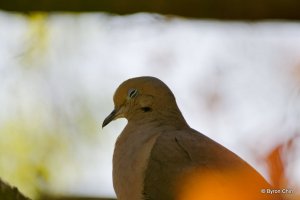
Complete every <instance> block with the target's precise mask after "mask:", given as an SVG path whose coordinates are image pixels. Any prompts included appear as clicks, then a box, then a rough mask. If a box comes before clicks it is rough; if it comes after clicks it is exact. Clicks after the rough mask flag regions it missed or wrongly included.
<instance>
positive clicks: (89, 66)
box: [0, 4, 300, 199]
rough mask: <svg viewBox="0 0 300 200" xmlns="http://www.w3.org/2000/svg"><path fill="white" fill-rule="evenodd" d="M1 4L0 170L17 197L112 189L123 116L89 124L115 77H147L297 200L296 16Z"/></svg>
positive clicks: (299, 61)
mask: <svg viewBox="0 0 300 200" xmlns="http://www.w3.org/2000/svg"><path fill="white" fill-rule="evenodd" d="M3 5H4V4H2V5H0V8H1V6H3ZM17 6H19V7H20V8H19V7H17ZM3 8H5V9H3V10H2V11H1V10H0V177H1V179H2V180H4V181H5V182H8V183H9V184H11V185H13V186H16V187H17V188H18V189H19V190H20V191H21V192H22V193H23V194H25V195H26V196H28V197H30V198H32V199H48V198H49V199H54V198H58V197H60V198H62V197H65V198H67V197H69V198H70V199H71V197H72V198H73V199H74V198H75V197H77V198H82V199H83V198H95V199H96V198H98V199H100V198H115V194H114V191H113V186H112V177H111V171H112V162H111V160H112V152H113V148H114V142H115V140H116V137H117V136H118V135H119V133H120V132H121V131H122V129H123V128H124V126H125V125H126V120H124V119H123V120H117V121H114V122H113V123H111V124H110V125H109V126H107V127H105V129H102V128H101V124H102V121H103V119H104V118H105V117H106V116H107V115H108V114H109V113H110V112H111V111H112V109H113V101H112V96H113V94H114V91H115V89H116V88H117V86H118V85H119V84H120V83H121V82H123V81H124V80H126V79H128V78H131V77H136V76H143V75H147V76H155V77H158V78H160V79H161V80H163V81H164V82H165V83H166V84H167V85H168V86H169V87H170V88H171V89H172V91H173V93H174V94H175V96H176V98H177V103H178V105H179V107H180V109H181V111H182V113H183V115H184V116H185V118H186V120H187V121H188V123H189V125H190V126H191V127H193V128H195V129H197V130H198V131H200V132H202V133H204V134H205V135H207V136H209V137H211V138H212V139H214V140H216V141H218V142H219V143H221V144H223V145H224V146H226V147H227V148H229V149H231V150H232V151H234V152H235V153H236V154H238V155H239V156H241V157H242V158H244V159H245V160H246V161H248V162H249V163H250V164H251V165H253V166H254V167H255V168H256V169H257V170H258V171H259V172H261V173H262V174H263V176H264V177H266V178H267V179H268V180H269V181H270V182H272V183H274V184H275V185H276V186H278V187H279V188H289V189H292V190H293V191H294V192H293V194H290V195H287V197H288V198H289V199H299V188H300V170H299V169H300V23H299V22H298V21H291V20H280V19H276V20H270V19H272V15H271V16H270V17H268V16H266V17H264V16H261V15H255V14H254V15H253V16H252V17H251V16H247V15H246V14H247V13H246V12H245V16H244V17H243V15H242V14H241V15H236V16H235V17H234V16H230V15H229V16H228V17H224V18H225V19H227V18H234V19H235V21H225V20H224V19H223V18H220V17H218V16H216V17H215V19H214V17H213V16H212V17H209V18H201V16H200V17H197V16H196V17H195V16H192V17H194V18H190V17H191V16H185V15H184V14H182V16H180V13H179V14H178V13H176V12H175V14H178V16H174V15H163V14H164V13H163V12H162V13H160V14H158V13H159V12H158V13H149V12H148V13H146V12H139V13H126V14H127V15H116V14H109V13H107V12H92V13H87V12H84V13H81V12H76V13H73V12H27V10H28V9H29V10H30V9H31V8H27V7H24V8H26V9H24V10H23V11H22V10H21V11H20V9H21V8H22V6H20V5H19V4H16V7H15V8H16V9H15V11H14V12H11V10H13V9H12V8H10V9H8V7H5V6H3ZM18 9H19V10H18ZM32 9H33V10H35V9H36V8H32ZM40 9H41V10H42V11H43V9H42V8H40ZM5 10H10V11H5ZM54 10H55V9H54ZM154 11H155V10H154ZM241 13H242V12H241ZM261 13H264V12H261ZM121 14H123V13H121ZM171 14H172V13H171ZM257 16H258V17H257ZM244 18H246V20H244V21H243V19H244ZM256 18H258V19H256ZM269 18H270V19H269ZM275 18H277V17H276V16H275ZM283 18H284V19H289V18H290V17H288V16H286V17H284V15H283ZM296 18H297V17H296ZM247 19H250V20H253V19H256V20H255V21H249V20H247ZM266 19H269V20H266ZM297 196H298V197H297Z"/></svg>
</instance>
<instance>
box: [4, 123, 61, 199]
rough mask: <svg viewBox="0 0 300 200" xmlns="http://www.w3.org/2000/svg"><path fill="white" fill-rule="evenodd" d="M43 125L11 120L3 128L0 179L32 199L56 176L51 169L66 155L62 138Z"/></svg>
mask: <svg viewBox="0 0 300 200" xmlns="http://www.w3.org/2000/svg"><path fill="white" fill-rule="evenodd" d="M48 131H49V130H47V129H45V127H43V126H39V125H37V124H36V120H34V119H33V120H32V123H24V121H22V120H17V121H13V120H12V121H8V122H7V123H5V124H3V125H2V126H1V127H0V133H1V134H0V155H1V156H0V176H1V177H2V178H3V179H4V180H7V181H8V182H10V183H11V184H13V185H15V186H17V187H18V188H19V189H20V190H21V191H22V192H23V193H24V194H26V195H28V196H29V197H32V198H34V197H37V196H38V195H39V193H40V192H41V191H43V190H45V187H46V186H47V185H48V184H49V181H50V179H51V178H52V177H53V174H51V173H52V172H51V170H50V168H49V167H50V166H52V165H53V162H55V161H56V159H58V156H61V155H63V154H64V152H66V148H65V146H64V142H63V141H64V140H63V139H62V136H60V137H58V135H57V134H53V133H50V132H48Z"/></svg>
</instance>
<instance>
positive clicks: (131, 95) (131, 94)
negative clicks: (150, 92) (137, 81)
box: [128, 89, 138, 98]
mask: <svg viewBox="0 0 300 200" xmlns="http://www.w3.org/2000/svg"><path fill="white" fill-rule="evenodd" d="M137 94H138V90H137V89H130V90H128V97H129V98H134V97H136V95H137Z"/></svg>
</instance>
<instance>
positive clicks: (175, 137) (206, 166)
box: [144, 129, 276, 200]
mask: <svg viewBox="0 0 300 200" xmlns="http://www.w3.org/2000/svg"><path fill="white" fill-rule="evenodd" d="M263 188H270V185H269V184H268V183H267V182H266V181H265V180H264V178H263V177H262V176H261V175H260V174H259V173H258V172H257V171H256V170H254V169H253V168H252V167H251V166H250V165H248V164H247V163H246V162H245V161H243V160H242V159H241V158H240V157H238V156H237V155H236V154H234V153H233V152H231V151H229V150H228V149H226V148H225V147H223V146H222V145H220V144H218V143H217V142H215V141H213V140H211V139H210V138H208V137H206V136H204V135H202V134H201V133H198V132H196V131H194V130H193V129H187V130H181V131H173V132H165V133H162V134H161V135H160V136H159V137H158V138H157V140H156V143H155V145H154V146H153V148H152V151H151V154H150V157H149V161H148V165H147V168H146V171H145V181H144V196H145V199H147V200H148V199H149V200H160V199H161V200H175V199H179V200H183V199H189V200H194V199H195V200H201V199H202V198H201V197H203V199H206V200H208V199H210V197H209V196H207V195H211V194H215V195H217V196H220V195H223V196H224V194H223V193H226V194H227V195H229V197H228V199H235V197H236V199H241V198H242V199H251V200H255V199H272V198H269V197H270V195H269V196H268V197H266V195H263V194H262V193H261V189H263ZM195 192H196V194H195ZM206 193H208V194H206ZM253 193H255V194H254V196H251V194H253ZM182 195H183V197H182V198H179V196H182ZM193 197H195V198H193ZM214 198H216V196H214V197H211V199H214ZM223 199H227V198H223ZM275 199H276V198H275Z"/></svg>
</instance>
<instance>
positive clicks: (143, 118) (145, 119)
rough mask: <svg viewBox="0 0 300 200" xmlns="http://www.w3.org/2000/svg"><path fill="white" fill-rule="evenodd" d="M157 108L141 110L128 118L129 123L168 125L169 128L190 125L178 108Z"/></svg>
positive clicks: (156, 125)
mask: <svg viewBox="0 0 300 200" xmlns="http://www.w3.org/2000/svg"><path fill="white" fill-rule="evenodd" d="M166 109H168V108H164V109H161V110H159V109H156V110H152V111H149V112H139V113H136V115H133V116H131V117H130V118H129V119H128V125H135V126H138V127H143V126H151V127H161V126H163V127H166V128H167V127H168V128H169V129H176V130H178V129H184V128H187V127H189V126H188V124H187V123H186V121H185V119H184V117H183V115H182V114H181V112H180V110H179V109H178V108H176V109H168V110H166Z"/></svg>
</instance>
